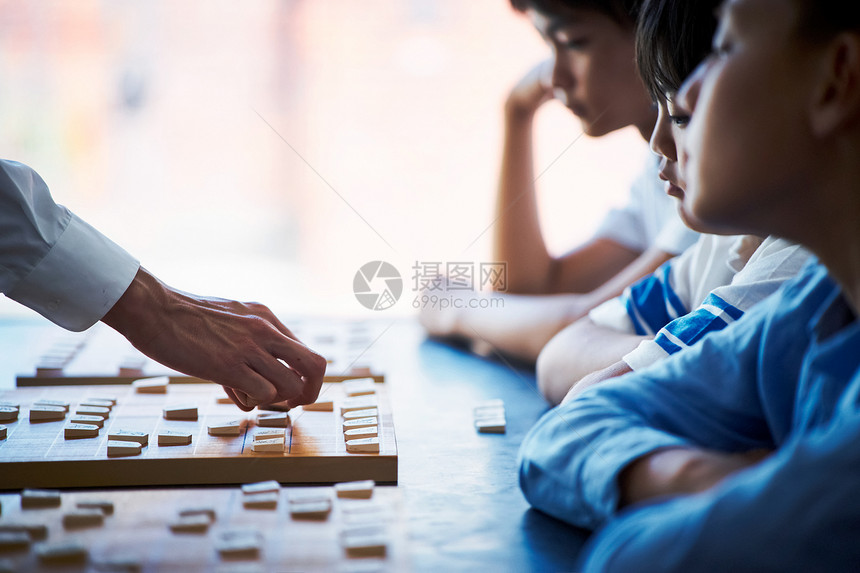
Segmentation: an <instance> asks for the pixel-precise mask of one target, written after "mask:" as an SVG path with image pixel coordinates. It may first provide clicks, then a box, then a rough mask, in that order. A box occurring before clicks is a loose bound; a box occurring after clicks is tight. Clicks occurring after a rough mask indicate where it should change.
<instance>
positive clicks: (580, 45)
mask: <svg viewBox="0 0 860 573" xmlns="http://www.w3.org/2000/svg"><path fill="white" fill-rule="evenodd" d="M562 45H563V46H564V48H565V49H566V50H584V49H585V48H586V47H587V46H588V40H586V39H585V38H573V39H571V40H568V41H566V42H565V43H564V44H562Z"/></svg>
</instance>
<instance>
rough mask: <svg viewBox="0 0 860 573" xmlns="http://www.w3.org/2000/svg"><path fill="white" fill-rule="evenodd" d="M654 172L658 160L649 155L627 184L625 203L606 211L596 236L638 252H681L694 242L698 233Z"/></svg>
mask: <svg viewBox="0 0 860 573" xmlns="http://www.w3.org/2000/svg"><path fill="white" fill-rule="evenodd" d="M658 172H659V162H658V161H657V160H656V158H649V159H648V162H647V164H646V166H645V169H643V171H642V173H641V174H640V175H639V176H638V177H637V178H636V180H635V181H634V182H633V185H632V186H631V187H630V198H629V199H628V202H627V204H626V205H625V206H624V207H621V208H618V209H612V210H611V211H610V212H609V213H607V214H606V217H604V219H603V222H602V223H601V224H600V226H599V227H598V230H597V232H596V233H595V236H596V237H598V238H606V239H611V240H613V241H615V242H617V243H620V244H622V245H624V246H625V247H628V248H630V249H633V250H636V251H640V252H644V251H645V250H647V249H648V248H649V247H657V248H659V249H661V250H663V251H665V252H667V253H671V254H673V255H678V254H681V253H683V252H684V251H685V250H687V248H688V247H690V246H691V245H692V244H693V243H695V242H696V240H697V239H698V237H699V233H697V232H695V231H693V230H692V229H690V228H688V227H687V226H686V225H685V224H684V222H683V220H682V219H681V216H680V215H679V214H678V201H677V200H676V199H674V198H673V197H670V196H669V195H667V194H666V191H665V190H664V188H663V186H662V184H661V182H660V179H659V178H658V176H657V174H658Z"/></svg>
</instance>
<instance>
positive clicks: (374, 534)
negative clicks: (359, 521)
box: [340, 525, 389, 557]
mask: <svg viewBox="0 0 860 573" xmlns="http://www.w3.org/2000/svg"><path fill="white" fill-rule="evenodd" d="M340 542H341V546H342V547H343V550H344V552H345V553H346V554H347V556H349V557H385V554H386V552H387V550H388V543H389V539H388V533H387V532H386V530H385V527H384V526H381V525H377V526H361V527H353V528H348V529H344V530H343V531H341V535H340Z"/></svg>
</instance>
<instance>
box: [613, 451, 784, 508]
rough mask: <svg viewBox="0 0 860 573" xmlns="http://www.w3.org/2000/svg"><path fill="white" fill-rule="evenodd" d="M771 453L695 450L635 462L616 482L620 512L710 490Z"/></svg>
mask: <svg viewBox="0 0 860 573" xmlns="http://www.w3.org/2000/svg"><path fill="white" fill-rule="evenodd" d="M771 453H772V452H771V451H770V450H750V451H748V452H741V453H725V452H716V451H710V450H703V449H696V448H667V449H664V450H658V451H656V452H652V453H650V454H647V455H645V456H642V457H641V458H638V459H636V460H634V461H633V462H632V463H630V465H628V466H627V467H626V468H624V470H623V471H622V472H621V475H620V476H619V478H618V483H619V488H620V490H621V496H620V502H619V508H620V507H624V506H626V505H629V504H631V503H637V502H640V501H644V500H646V499H650V498H653V497H657V496H664V495H685V494H693V493H699V492H702V491H705V490H707V489H710V488H712V487H714V486H715V485H717V484H718V483H720V482H721V481H723V480H724V479H726V478H727V477H729V476H730V475H732V474H735V473H737V472H739V471H741V470H743V469H745V468H748V467H750V466H753V465H756V464H758V463H759V462H761V461H762V460H764V459H765V458H767V457H768V456H769V455H771Z"/></svg>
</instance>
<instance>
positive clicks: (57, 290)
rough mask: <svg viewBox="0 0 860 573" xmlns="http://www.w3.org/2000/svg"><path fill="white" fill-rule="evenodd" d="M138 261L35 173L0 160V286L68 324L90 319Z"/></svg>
mask: <svg viewBox="0 0 860 573" xmlns="http://www.w3.org/2000/svg"><path fill="white" fill-rule="evenodd" d="M139 268H140V263H139V262H138V261H137V259H135V258H134V257H132V256H131V255H130V254H128V253H127V252H126V251H125V250H123V249H122V248H121V247H119V246H118V245H117V244H115V243H114V242H113V241H111V240H110V239H108V238H107V237H105V236H104V235H102V234H101V233H99V232H98V231H97V230H95V229H94V228H93V227H91V226H90V225H88V224H87V223H86V222H85V221H83V220H82V219H80V218H78V217H77V216H76V215H74V214H73V213H72V212H71V211H69V210H68V209H66V208H65V207H63V206H61V205H57V204H56V203H55V202H54V200H53V198H51V193H50V191H49V190H48V186H47V185H46V184H45V182H44V181H43V180H42V178H41V177H39V174H38V173H36V172H35V171H33V170H32V169H30V168H29V167H27V166H26V165H22V164H21V163H17V162H14V161H5V160H0V292H2V293H3V294H5V295H6V296H8V297H9V298H11V299H12V300H15V301H18V302H19V303H21V304H23V305H25V306H28V307H30V308H31V309H33V310H35V311H36V312H38V313H39V314H41V315H43V316H44V317H46V318H47V319H49V320H51V321H52V322H54V323H56V324H58V325H60V326H62V327H64V328H67V329H69V330H75V331H81V330H86V329H87V328H89V327H90V326H92V325H93V324H95V323H96V322H98V321H99V320H100V319H101V318H102V317H103V316H104V315H105V314H106V313H107V311H109V310H110V309H111V308H112V307H113V305H114V304H115V303H116V301H117V300H119V298H120V297H121V296H122V294H123V293H124V292H125V291H126V289H127V288H128V286H129V285H130V284H131V281H132V279H134V276H135V274H136V273H137V270H138V269H139Z"/></svg>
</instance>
